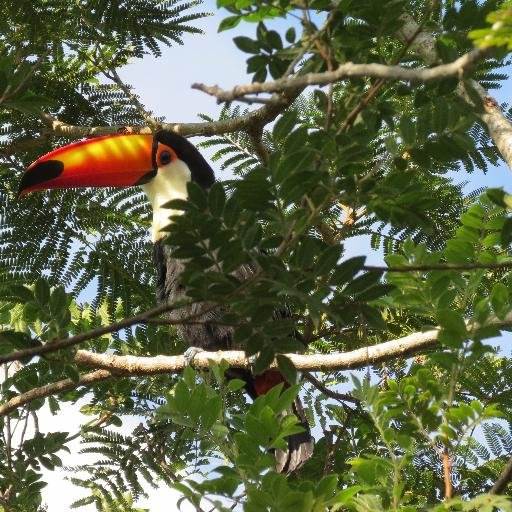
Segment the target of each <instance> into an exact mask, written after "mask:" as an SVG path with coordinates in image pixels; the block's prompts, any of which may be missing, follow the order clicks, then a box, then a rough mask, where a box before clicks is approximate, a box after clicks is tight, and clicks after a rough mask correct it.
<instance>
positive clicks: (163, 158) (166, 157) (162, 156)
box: [160, 151, 172, 165]
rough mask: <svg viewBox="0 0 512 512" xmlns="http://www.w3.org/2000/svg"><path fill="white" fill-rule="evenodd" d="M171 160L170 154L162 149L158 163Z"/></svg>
mask: <svg viewBox="0 0 512 512" xmlns="http://www.w3.org/2000/svg"><path fill="white" fill-rule="evenodd" d="M171 160H172V156H171V153H170V152H169V151H162V152H161V153H160V165H167V164H168V163H169V162H170V161H171Z"/></svg>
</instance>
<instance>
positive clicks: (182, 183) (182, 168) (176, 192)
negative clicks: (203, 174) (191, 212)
mask: <svg viewBox="0 0 512 512" xmlns="http://www.w3.org/2000/svg"><path fill="white" fill-rule="evenodd" d="M191 179H192V175H191V173H190V169H189V168H188V165H187V164H186V163H185V162H183V161H182V160H174V161H173V162H172V163H170V164H169V165H166V166H165V167H161V168H159V169H158V171H157V173H156V176H155V177H154V178H153V179H152V180H151V181H150V182H148V183H145V184H144V185H141V188H142V190H144V192H145V193H146V195H147V196H148V199H149V200H150V201H151V206H152V207H153V224H152V226H151V239H152V240H153V242H156V241H157V240H160V239H161V238H163V237H164V236H165V232H163V231H161V230H162V228H164V227H165V226H168V225H169V224H170V223H171V222H170V221H169V217H170V216H171V215H179V214H181V213H183V212H182V211H181V210H171V209H169V208H162V205H164V204H165V203H167V202H169V201H171V200H172V199H187V197H188V196H187V183H188V182H189V181H191Z"/></svg>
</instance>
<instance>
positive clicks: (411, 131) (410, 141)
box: [400, 115, 416, 146]
mask: <svg viewBox="0 0 512 512" xmlns="http://www.w3.org/2000/svg"><path fill="white" fill-rule="evenodd" d="M400 134H401V135H402V139H403V141H404V144H405V145H406V146H413V145H414V143H415V142H416V128H415V126H414V123H413V122H412V120H411V118H410V117H409V116H406V115H404V116H402V118H401V119H400Z"/></svg>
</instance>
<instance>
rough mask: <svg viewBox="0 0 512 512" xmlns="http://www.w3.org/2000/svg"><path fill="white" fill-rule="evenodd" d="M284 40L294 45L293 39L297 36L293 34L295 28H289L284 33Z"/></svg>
mask: <svg viewBox="0 0 512 512" xmlns="http://www.w3.org/2000/svg"><path fill="white" fill-rule="evenodd" d="M284 37H285V39H286V40H287V41H288V42H289V43H294V42H295V38H296V37H297V35H296V34H295V28H294V27H290V28H289V29H288V30H287V31H286V34H285V36H284Z"/></svg>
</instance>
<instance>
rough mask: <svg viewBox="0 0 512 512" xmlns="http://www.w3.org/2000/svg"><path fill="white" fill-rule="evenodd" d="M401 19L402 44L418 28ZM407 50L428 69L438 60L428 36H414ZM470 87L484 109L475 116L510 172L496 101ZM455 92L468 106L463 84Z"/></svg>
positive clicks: (509, 132) (507, 136)
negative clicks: (485, 129)
mask: <svg viewBox="0 0 512 512" xmlns="http://www.w3.org/2000/svg"><path fill="white" fill-rule="evenodd" d="M401 19H402V21H403V22H404V24H403V26H402V28H401V29H400V30H399V31H398V33H397V35H398V37H399V38H400V39H401V40H402V41H405V42H407V41H408V40H409V39H410V38H411V37H413V34H415V33H416V32H417V30H418V27H419V25H418V24H417V23H416V21H415V20H414V18H413V17H412V16H411V15H410V14H403V15H402V16H401ZM411 48H412V49H413V50H414V51H416V53H417V54H418V55H419V56H420V57H421V58H422V59H423V60H424V61H425V63H426V64H428V65H433V64H435V63H436V62H439V60H440V59H439V55H438V54H437V49H436V38H435V37H434V36H433V35H432V34H430V33H428V32H425V31H422V32H420V33H419V34H416V36H415V40H414V42H413V44H412V45H411ZM470 84H471V86H472V87H473V89H475V90H476V91H477V92H478V94H479V95H480V98H481V99H482V103H483V105H484V112H482V113H479V114H478V115H479V116H480V119H481V120H482V122H483V123H484V124H485V125H486V126H487V129H488V130H489V134H490V136H491V137H492V140H493V141H494V144H495V145H496V147H497V148H498V151H499V152H500V153H501V156H502V157H503V159H504V160H505V162H506V163H507V165H508V166H509V168H510V169H511V170H512V124H511V123H510V121H509V120H508V119H507V118H506V117H505V116H504V114H503V112H502V111H501V109H500V107H499V105H498V103H497V101H496V100H495V99H494V98H492V97H491V96H490V95H489V94H488V93H487V91H486V90H485V89H484V88H483V87H482V86H481V85H480V84H479V83H478V82H476V81H475V80H470ZM457 92H458V93H459V95H460V96H461V97H462V98H464V100H465V101H467V102H468V103H470V104H472V102H471V100H470V98H469V95H468V94H467V91H466V90H465V88H464V86H463V84H461V85H460V86H459V87H458V89H457Z"/></svg>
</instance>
